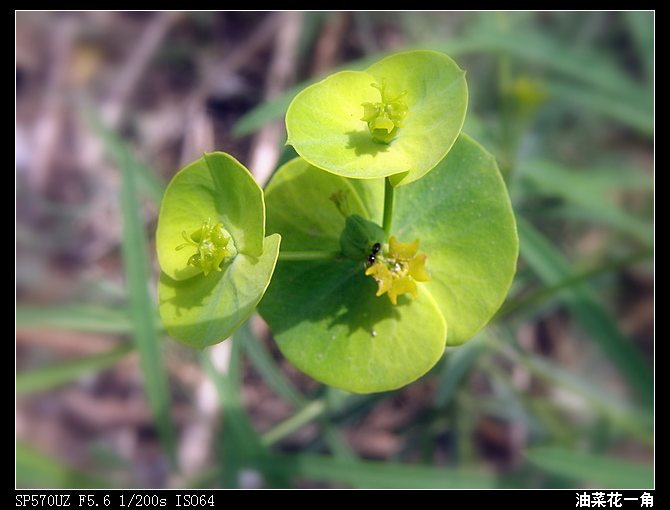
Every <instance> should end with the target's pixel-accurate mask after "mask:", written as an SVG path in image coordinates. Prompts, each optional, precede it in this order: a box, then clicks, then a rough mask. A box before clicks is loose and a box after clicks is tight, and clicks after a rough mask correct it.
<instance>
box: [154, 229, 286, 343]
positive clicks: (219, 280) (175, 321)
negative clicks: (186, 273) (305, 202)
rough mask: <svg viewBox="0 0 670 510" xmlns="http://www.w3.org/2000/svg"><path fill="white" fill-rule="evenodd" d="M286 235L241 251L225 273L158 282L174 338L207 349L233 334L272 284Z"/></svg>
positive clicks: (167, 325) (167, 326) (163, 311)
mask: <svg viewBox="0 0 670 510" xmlns="http://www.w3.org/2000/svg"><path fill="white" fill-rule="evenodd" d="M280 239H281V237H280V236H279V235H277V234H273V235H271V236H268V237H266V238H265V240H264V243H263V253H262V254H261V256H260V257H253V256H251V255H246V254H244V253H238V254H237V255H236V256H235V257H234V258H233V259H232V260H231V261H230V262H228V263H227V264H226V263H224V266H223V267H222V271H221V272H213V273H210V274H209V275H207V276H205V275H204V274H202V273H201V274H199V275H197V276H194V277H193V278H189V279H188V280H173V279H171V278H170V277H169V276H167V275H166V274H165V273H162V274H161V278H160V281H159V283H158V301H159V310H160V316H161V320H162V321H163V325H164V326H165V329H166V330H167V332H168V333H169V334H170V336H172V337H173V338H175V339H177V340H179V341H181V342H182V343H185V344H187V345H190V346H191V347H197V348H200V349H202V348H204V347H207V346H209V345H214V344H216V343H219V342H221V341H222V340H225V339H226V338H228V337H229V336H230V335H232V334H233V333H234V332H235V331H236V330H237V328H239V327H240V325H242V323H243V322H244V321H245V320H247V319H248V318H249V316H250V315H251V314H252V313H253V311H254V310H255V308H256V306H257V305H258V302H259V301H260V300H261V298H262V297H263V294H264V293H265V290H266V289H267V287H268V285H269V283H270V279H271V278H272V273H273V271H274V268H275V263H276V262H277V255H278V254H279V242H280Z"/></svg>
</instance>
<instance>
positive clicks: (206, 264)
mask: <svg viewBox="0 0 670 510" xmlns="http://www.w3.org/2000/svg"><path fill="white" fill-rule="evenodd" d="M181 235H182V237H183V238H184V241H186V242H185V243H184V244H180V245H179V246H177V247H176V248H175V249H176V250H182V249H184V248H186V247H187V246H192V247H194V248H195V249H196V252H195V253H194V254H193V255H191V257H190V258H189V259H188V265H189V266H193V267H197V268H198V269H202V272H203V273H205V276H207V275H208V274H209V273H210V272H211V271H212V270H214V271H221V267H220V266H221V263H222V262H223V261H224V260H225V259H228V258H231V257H233V256H234V255H235V245H234V244H233V243H232V242H231V241H232V239H231V237H230V234H229V233H228V231H227V230H226V229H225V228H224V227H223V223H212V221H211V219H210V218H208V219H207V221H204V222H203V223H202V226H201V227H200V228H198V229H196V230H194V231H193V232H192V233H191V235H187V234H186V231H185V230H184V231H183V232H182V233H181Z"/></svg>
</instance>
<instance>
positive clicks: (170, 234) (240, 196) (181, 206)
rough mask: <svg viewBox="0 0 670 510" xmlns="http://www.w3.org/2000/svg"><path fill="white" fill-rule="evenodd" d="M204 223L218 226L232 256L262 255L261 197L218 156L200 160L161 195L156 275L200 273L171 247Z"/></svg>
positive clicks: (242, 171)
mask: <svg viewBox="0 0 670 510" xmlns="http://www.w3.org/2000/svg"><path fill="white" fill-rule="evenodd" d="M208 220H210V221H211V222H212V223H219V222H221V223H223V226H224V227H225V229H226V230H227V231H228V233H229V234H230V236H231V237H232V239H233V241H234V244H235V249H236V250H237V252H238V253H243V254H245V255H249V256H252V257H258V256H260V255H261V253H262V252H263V237H264V235H265V207H264V204H263V191H262V190H261V188H260V187H259V186H258V184H256V181H255V180H254V178H253V177H252V175H251V174H250V173H249V171H248V170H247V169H246V168H245V167H244V166H242V165H241V164H240V163H239V162H238V161H237V160H235V159H234V158H233V157H232V156H229V155H228V154H225V153H223V152H213V153H211V154H206V155H205V156H203V157H202V158H200V159H198V160H196V161H195V162H194V163H191V164H190V165H188V166H187V167H186V168H183V169H182V170H180V171H179V172H178V173H177V174H176V175H175V176H174V177H173V178H172V180H171V181H170V184H169V185H168V188H167V190H166V191H165V196H164V198H163V202H162V203H161V210H160V215H159V218H158V226H157V228H156V250H157V252H158V260H159V262H160V266H161V269H162V270H163V272H164V273H166V274H167V275H168V276H169V277H170V278H172V279H173V280H183V279H187V278H190V277H192V276H194V275H196V274H198V273H200V272H201V270H200V269H198V268H196V267H193V266H190V265H188V261H189V258H190V257H191V255H193V253H194V251H193V250H192V249H189V248H188V247H187V248H186V249H181V250H177V247H178V246H180V245H183V244H184V238H183V233H186V234H191V233H192V232H193V231H195V230H196V229H198V228H199V227H200V226H201V225H202V224H203V222H206V221H208Z"/></svg>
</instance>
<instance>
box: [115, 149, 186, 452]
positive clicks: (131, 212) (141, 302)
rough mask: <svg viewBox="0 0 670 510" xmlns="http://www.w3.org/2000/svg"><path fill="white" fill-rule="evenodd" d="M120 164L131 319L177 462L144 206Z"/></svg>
mask: <svg viewBox="0 0 670 510" xmlns="http://www.w3.org/2000/svg"><path fill="white" fill-rule="evenodd" d="M118 164H119V167H120V168H121V172H122V176H123V180H122V186H121V197H120V198H121V212H122V216H123V236H122V245H121V252H122V255H123V265H124V269H125V278H126V285H127V287H128V292H129V297H130V319H131V323H132V324H133V330H134V338H135V342H136V344H137V349H138V351H139V354H140V366H141V367H142V373H143V375H144V384H145V390H146V395H147V400H148V402H149V407H150V408H151V412H152V414H153V416H154V419H155V420H156V426H157V428H158V433H159V435H160V437H161V440H162V441H163V444H164V445H165V448H166V450H167V452H168V455H169V456H170V458H171V459H173V460H174V459H175V458H176V455H175V443H174V430H173V428H172V420H171V418H170V396H169V392H168V382H167V374H166V371H165V366H164V365H163V357H162V355H161V351H160V346H159V344H158V340H159V339H158V336H157V335H156V325H155V323H154V317H155V313H156V309H155V306H154V303H152V301H151V298H150V297H149V290H148V288H147V282H148V281H149V262H148V259H147V257H148V252H147V239H146V237H145V233H144V229H143V224H142V220H141V218H140V214H139V213H140V204H139V202H138V200H137V194H136V188H135V173H134V170H133V165H132V163H131V162H130V161H129V160H128V159H127V158H122V159H121V160H119V161H118Z"/></svg>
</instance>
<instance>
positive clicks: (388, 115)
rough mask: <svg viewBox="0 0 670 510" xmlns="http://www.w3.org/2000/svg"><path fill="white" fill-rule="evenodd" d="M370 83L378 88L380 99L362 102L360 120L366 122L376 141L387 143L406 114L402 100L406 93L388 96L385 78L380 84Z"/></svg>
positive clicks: (406, 109) (401, 123) (405, 105)
mask: <svg viewBox="0 0 670 510" xmlns="http://www.w3.org/2000/svg"><path fill="white" fill-rule="evenodd" d="M371 85H372V86H373V87H374V88H376V89H377V90H379V93H380V94H381V101H380V102H378V103H370V102H366V103H363V104H362V106H363V117H362V118H361V120H362V121H365V122H367V123H368V129H369V130H370V134H371V135H372V137H373V138H374V139H375V140H376V141H378V142H381V143H389V142H390V141H391V140H393V138H394V136H395V133H396V130H397V128H399V127H402V125H403V121H404V120H405V116H406V115H407V111H408V108H407V104H405V102H404V101H402V99H403V98H404V97H405V96H406V95H407V91H404V92H402V93H401V94H399V95H398V96H396V97H393V98H389V97H388V94H387V91H386V80H382V84H381V86H380V85H377V84H376V83H371Z"/></svg>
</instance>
